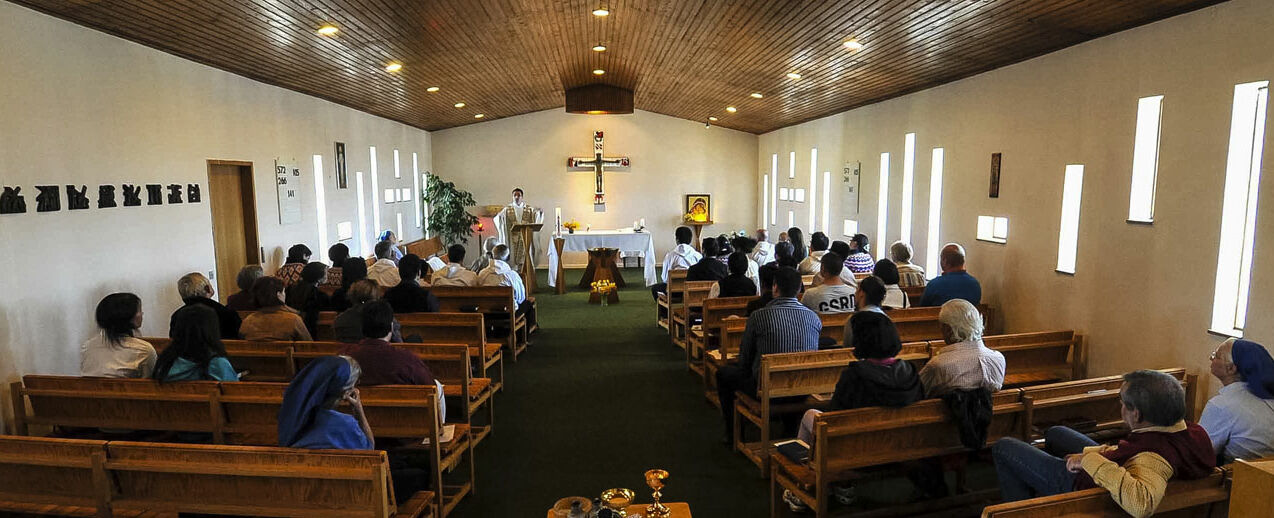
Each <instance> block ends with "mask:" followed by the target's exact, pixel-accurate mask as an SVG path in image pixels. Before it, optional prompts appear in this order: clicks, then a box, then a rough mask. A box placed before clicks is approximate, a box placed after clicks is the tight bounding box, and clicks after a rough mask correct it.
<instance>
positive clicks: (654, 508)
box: [646, 469, 670, 518]
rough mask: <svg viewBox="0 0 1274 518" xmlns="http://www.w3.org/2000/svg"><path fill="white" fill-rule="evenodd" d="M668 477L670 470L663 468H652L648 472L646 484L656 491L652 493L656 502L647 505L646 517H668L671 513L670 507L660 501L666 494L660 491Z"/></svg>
mask: <svg viewBox="0 0 1274 518" xmlns="http://www.w3.org/2000/svg"><path fill="white" fill-rule="evenodd" d="M667 478H668V472H667V471H665V470H662V469H652V470H650V471H647V472H646V485H647V486H649V487H650V489H653V490H654V491H655V493H654V494H653V495H651V498H653V499H654V501H655V502H654V503H653V504H650V505H648V506H646V518H668V516H669V515H670V512H669V511H668V508H667V507H665V506H664V504H661V503H659V499H660V498H662V497H663V496H664V495H663V493H660V492H659V491H660V490H661V489H663V488H664V480H666V479H667Z"/></svg>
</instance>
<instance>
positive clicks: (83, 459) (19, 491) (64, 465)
mask: <svg viewBox="0 0 1274 518" xmlns="http://www.w3.org/2000/svg"><path fill="white" fill-rule="evenodd" d="M105 462H106V441H81V440H75V439H49V438H44V437H13V436H0V480H3V481H4V487H3V488H0V501H5V502H21V503H25V504H38V505H54V506H73V507H88V508H94V507H98V506H99V505H102V504H105V503H106V500H107V498H108V496H109V495H108V494H106V493H104V492H102V491H100V486H99V485H98V484H99V483H100V482H104V480H98V478H99V477H100V473H101V470H102V465H103V464H104V463H105Z"/></svg>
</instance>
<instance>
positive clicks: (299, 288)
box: [284, 263, 331, 336]
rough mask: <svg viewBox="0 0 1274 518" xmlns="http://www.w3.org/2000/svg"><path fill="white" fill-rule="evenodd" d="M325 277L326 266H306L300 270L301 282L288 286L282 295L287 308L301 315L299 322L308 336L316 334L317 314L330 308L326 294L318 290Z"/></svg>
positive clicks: (315, 264) (320, 264)
mask: <svg viewBox="0 0 1274 518" xmlns="http://www.w3.org/2000/svg"><path fill="white" fill-rule="evenodd" d="M326 277H327V265H326V264H323V263H310V264H307V265H305V269H303V270H301V280H299V281H297V282H296V283H293V284H292V285H291V286H288V289H287V292H286V294H285V295H284V302H285V303H286V304H287V305H288V307H290V308H292V309H295V310H296V312H297V313H300V314H301V321H303V322H305V329H306V330H307V331H309V332H310V336H314V335H316V334H318V314H319V312H320V311H326V310H327V309H328V307H329V306H331V300H329V297H328V296H327V294H326V293H323V290H320V289H319V285H320V284H323V279H325V278H326Z"/></svg>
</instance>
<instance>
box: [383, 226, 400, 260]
mask: <svg viewBox="0 0 1274 518" xmlns="http://www.w3.org/2000/svg"><path fill="white" fill-rule="evenodd" d="M380 243H389V256H388V257H389V259H390V260H391V261H393V262H394V264H398V261H401V260H403V251H402V250H401V249H399V248H398V243H399V241H398V234H395V233H394V231H393V230H389V229H385V231H384V232H381V233H380V241H379V242H378V243H377V244H380ZM377 257H379V256H377Z"/></svg>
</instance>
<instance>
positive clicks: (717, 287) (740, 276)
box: [708, 252, 757, 299]
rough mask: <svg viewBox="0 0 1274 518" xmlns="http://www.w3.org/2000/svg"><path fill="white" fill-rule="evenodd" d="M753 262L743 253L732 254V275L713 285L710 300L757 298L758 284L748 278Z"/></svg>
mask: <svg viewBox="0 0 1274 518" xmlns="http://www.w3.org/2000/svg"><path fill="white" fill-rule="evenodd" d="M751 262H752V260H751V259H748V256H747V254H744V253H743V252H735V253H733V254H730V265H729V269H730V275H727V276H725V278H724V279H721V280H719V281H717V283H716V284H713V285H712V289H711V290H709V291H708V298H710V299H712V298H717V297H753V296H756V292H757V286H756V283H755V282H752V279H749V278H748V264H749V263H751Z"/></svg>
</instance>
